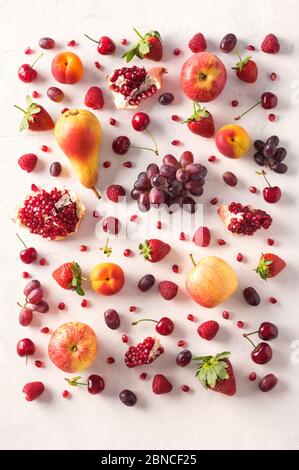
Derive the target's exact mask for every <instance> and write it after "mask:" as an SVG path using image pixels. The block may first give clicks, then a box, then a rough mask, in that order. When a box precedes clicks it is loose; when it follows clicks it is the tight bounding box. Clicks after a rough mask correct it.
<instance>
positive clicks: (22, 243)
mask: <svg viewBox="0 0 299 470" xmlns="http://www.w3.org/2000/svg"><path fill="white" fill-rule="evenodd" d="M16 236H17V237H18V239H19V240H20V242H21V243H22V244H23V245H24V247H25V250H27V246H26V245H25V242H23V240H22V238H21V237H20V235H18V234H17V233H16Z"/></svg>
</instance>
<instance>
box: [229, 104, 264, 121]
mask: <svg viewBox="0 0 299 470" xmlns="http://www.w3.org/2000/svg"><path fill="white" fill-rule="evenodd" d="M258 104H261V101H258V102H257V103H255V104H254V105H253V106H251V108H249V109H247V111H244V113H242V114H240V116H236V117H234V120H235V121H239V119H241V117H243V116H244V115H245V114H247V113H249V111H251V110H252V109H253V108H255V107H256V106H257V105H258Z"/></svg>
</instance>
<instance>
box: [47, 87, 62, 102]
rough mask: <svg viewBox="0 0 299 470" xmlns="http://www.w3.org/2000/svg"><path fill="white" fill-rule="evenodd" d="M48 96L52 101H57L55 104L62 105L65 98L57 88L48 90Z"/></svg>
mask: <svg viewBox="0 0 299 470" xmlns="http://www.w3.org/2000/svg"><path fill="white" fill-rule="evenodd" d="M47 95H48V98H50V100H52V101H55V103H60V102H61V101H62V100H63V98H64V93H63V91H62V90H60V88H57V86H51V87H50V88H48V90H47Z"/></svg>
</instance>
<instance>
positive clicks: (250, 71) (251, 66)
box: [233, 55, 258, 83]
mask: <svg viewBox="0 0 299 470" xmlns="http://www.w3.org/2000/svg"><path fill="white" fill-rule="evenodd" d="M238 56H239V55H238ZM239 59H240V60H239V62H237V63H236V65H235V67H233V70H235V71H236V75H237V77H238V78H239V79H240V80H242V81H243V82H246V83H254V82H256V81H257V76H258V68H257V65H256V63H255V62H254V61H253V60H251V56H250V55H249V56H248V57H245V59H243V60H242V59H241V57H240V56H239Z"/></svg>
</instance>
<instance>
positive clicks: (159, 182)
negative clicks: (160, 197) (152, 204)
mask: <svg viewBox="0 0 299 470" xmlns="http://www.w3.org/2000/svg"><path fill="white" fill-rule="evenodd" d="M151 184H152V186H154V187H155V188H160V187H163V186H165V185H166V180H165V178H164V176H161V175H155V176H153V177H152V179H151Z"/></svg>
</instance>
